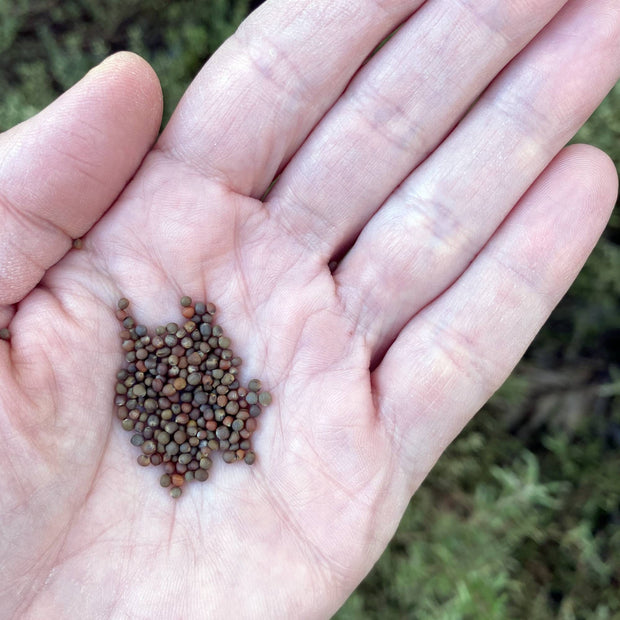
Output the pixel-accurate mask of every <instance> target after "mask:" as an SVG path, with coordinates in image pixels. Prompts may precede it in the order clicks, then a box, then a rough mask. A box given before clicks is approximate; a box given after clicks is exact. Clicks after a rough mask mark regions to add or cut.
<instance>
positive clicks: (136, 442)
mask: <svg viewBox="0 0 620 620" xmlns="http://www.w3.org/2000/svg"><path fill="white" fill-rule="evenodd" d="M129 441H131V445H132V446H141V445H142V444H143V443H144V437H142V435H133V436H132V438H131V439H130V440H129Z"/></svg>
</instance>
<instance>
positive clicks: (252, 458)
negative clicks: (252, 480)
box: [243, 450, 256, 465]
mask: <svg viewBox="0 0 620 620" xmlns="http://www.w3.org/2000/svg"><path fill="white" fill-rule="evenodd" d="M243 460H244V461H245V462H246V463H247V464H248V465H252V464H253V463H254V461H255V460H256V454H254V451H253V450H248V451H247V452H246V453H245V456H244V457H243Z"/></svg>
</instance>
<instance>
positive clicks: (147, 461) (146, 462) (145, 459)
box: [136, 454, 151, 467]
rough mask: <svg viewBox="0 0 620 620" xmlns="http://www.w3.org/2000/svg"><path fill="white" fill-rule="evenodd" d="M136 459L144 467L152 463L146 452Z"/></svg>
mask: <svg viewBox="0 0 620 620" xmlns="http://www.w3.org/2000/svg"><path fill="white" fill-rule="evenodd" d="M136 460H137V461H138V465H142V467H146V466H147V465H150V464H151V458H150V457H149V456H148V455H146V454H141V455H140V456H139V457H138V458H137V459H136Z"/></svg>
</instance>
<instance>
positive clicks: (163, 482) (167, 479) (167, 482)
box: [159, 474, 172, 487]
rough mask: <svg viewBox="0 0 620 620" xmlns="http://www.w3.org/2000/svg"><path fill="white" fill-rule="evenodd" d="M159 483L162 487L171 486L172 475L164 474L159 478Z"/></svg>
mask: <svg viewBox="0 0 620 620" xmlns="http://www.w3.org/2000/svg"><path fill="white" fill-rule="evenodd" d="M159 484H161V486H162V487H169V486H170V485H171V484H172V480H170V476H169V475H168V474H163V475H162V477H161V478H160V479H159Z"/></svg>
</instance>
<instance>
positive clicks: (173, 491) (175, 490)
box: [170, 487, 183, 499]
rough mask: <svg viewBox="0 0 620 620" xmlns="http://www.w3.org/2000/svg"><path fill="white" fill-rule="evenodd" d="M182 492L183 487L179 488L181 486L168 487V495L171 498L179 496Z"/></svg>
mask: <svg viewBox="0 0 620 620" xmlns="http://www.w3.org/2000/svg"><path fill="white" fill-rule="evenodd" d="M182 493H183V489H181V487H172V488H171V489H170V497H172V498H173V499H177V498H179V497H181V495H182Z"/></svg>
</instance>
